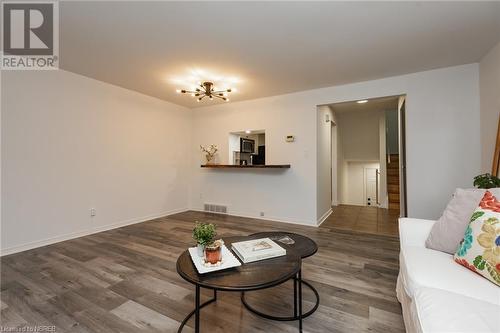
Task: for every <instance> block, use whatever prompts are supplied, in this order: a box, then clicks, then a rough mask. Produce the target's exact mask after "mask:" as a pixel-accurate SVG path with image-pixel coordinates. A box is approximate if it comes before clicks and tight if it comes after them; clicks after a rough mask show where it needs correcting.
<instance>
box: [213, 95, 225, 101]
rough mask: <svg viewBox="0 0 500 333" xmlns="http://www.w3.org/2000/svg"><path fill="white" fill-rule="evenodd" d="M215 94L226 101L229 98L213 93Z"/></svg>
mask: <svg viewBox="0 0 500 333" xmlns="http://www.w3.org/2000/svg"><path fill="white" fill-rule="evenodd" d="M213 96H215V97H217V98H220V99H222V100H224V101H226V100H227V97H225V96H219V95H213Z"/></svg>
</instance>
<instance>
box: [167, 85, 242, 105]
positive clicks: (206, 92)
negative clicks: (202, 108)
mask: <svg viewBox="0 0 500 333" xmlns="http://www.w3.org/2000/svg"><path fill="white" fill-rule="evenodd" d="M232 91H234V89H231V88H229V89H224V90H216V88H215V87H214V84H213V82H210V81H205V82H202V83H199V88H195V89H194V90H185V89H179V90H177V93H179V94H191V96H193V97H197V99H196V101H198V102H200V101H201V100H202V99H203V98H205V97H208V98H209V99H211V100H213V99H214V97H216V98H220V99H222V100H223V101H226V102H229V98H227V93H230V92H232Z"/></svg>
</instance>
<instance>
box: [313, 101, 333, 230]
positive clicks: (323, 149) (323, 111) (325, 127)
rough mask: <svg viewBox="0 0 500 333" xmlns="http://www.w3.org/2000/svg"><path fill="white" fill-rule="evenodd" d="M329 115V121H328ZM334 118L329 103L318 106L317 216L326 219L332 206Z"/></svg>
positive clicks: (319, 218)
mask: <svg viewBox="0 0 500 333" xmlns="http://www.w3.org/2000/svg"><path fill="white" fill-rule="evenodd" d="M327 117H328V122H327V121H326V119H327ZM332 120H333V112H332V110H331V108H330V107H329V106H328V105H320V106H318V112H317V124H316V126H317V128H316V134H317V154H316V163H317V173H316V182H317V184H318V185H317V188H316V198H317V200H318V202H317V211H316V218H317V219H318V220H322V219H324V218H325V217H326V216H327V215H328V213H329V212H331V207H332V193H331V191H332V185H333V184H332V181H333V180H332V170H331V166H332Z"/></svg>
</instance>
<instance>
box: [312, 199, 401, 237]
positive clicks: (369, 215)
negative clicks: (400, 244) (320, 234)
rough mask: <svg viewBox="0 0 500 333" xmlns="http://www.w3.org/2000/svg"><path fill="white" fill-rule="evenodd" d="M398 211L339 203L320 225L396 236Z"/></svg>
mask: <svg viewBox="0 0 500 333" xmlns="http://www.w3.org/2000/svg"><path fill="white" fill-rule="evenodd" d="M398 218H399V211H397V210H389V209H384V208H377V207H368V206H353V205H339V206H336V207H333V213H332V214H331V215H330V216H329V217H328V218H327V219H326V220H325V221H324V222H323V224H321V226H322V227H331V228H336V229H343V230H351V231H359V232H366V233H370V234H377V235H386V236H398Z"/></svg>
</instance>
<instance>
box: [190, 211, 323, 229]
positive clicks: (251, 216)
mask: <svg viewBox="0 0 500 333" xmlns="http://www.w3.org/2000/svg"><path fill="white" fill-rule="evenodd" d="M190 210H192V211H195V212H202V213H210V214H220V215H229V216H236V217H246V218H249V219H257V220H265V221H274V222H283V223H290V224H298V225H304V226H307V227H317V226H318V225H317V224H315V223H314V222H313V223H310V222H306V221H296V220H290V219H288V218H280V217H275V216H267V217H264V216H254V215H250V214H245V213H238V212H229V213H227V214H224V213H217V212H207V211H204V210H203V209H200V208H191V209H190Z"/></svg>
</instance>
